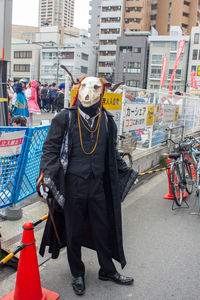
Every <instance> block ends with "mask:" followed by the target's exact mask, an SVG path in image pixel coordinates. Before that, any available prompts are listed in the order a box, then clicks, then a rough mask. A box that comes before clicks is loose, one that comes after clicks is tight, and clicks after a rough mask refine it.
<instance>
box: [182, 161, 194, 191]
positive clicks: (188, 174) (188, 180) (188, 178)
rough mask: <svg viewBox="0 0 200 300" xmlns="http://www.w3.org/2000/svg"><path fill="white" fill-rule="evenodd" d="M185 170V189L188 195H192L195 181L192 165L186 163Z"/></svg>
mask: <svg viewBox="0 0 200 300" xmlns="http://www.w3.org/2000/svg"><path fill="white" fill-rule="evenodd" d="M184 169H185V188H186V191H187V192H188V194H192V191H193V186H194V181H193V178H192V171H191V168H190V165H189V164H188V163H187V162H185V163H184Z"/></svg>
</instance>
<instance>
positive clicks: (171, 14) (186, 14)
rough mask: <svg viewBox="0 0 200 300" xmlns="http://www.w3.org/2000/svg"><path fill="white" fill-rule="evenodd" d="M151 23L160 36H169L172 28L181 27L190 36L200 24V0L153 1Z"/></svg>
mask: <svg viewBox="0 0 200 300" xmlns="http://www.w3.org/2000/svg"><path fill="white" fill-rule="evenodd" d="M151 11H152V12H151V21H152V25H153V26H155V28H156V30H157V31H158V33H159V35H169V32H170V26H180V27H181V29H182V31H183V33H184V34H185V35H190V33H191V29H192V27H193V26H198V25H199V24H200V0H152V5H151Z"/></svg>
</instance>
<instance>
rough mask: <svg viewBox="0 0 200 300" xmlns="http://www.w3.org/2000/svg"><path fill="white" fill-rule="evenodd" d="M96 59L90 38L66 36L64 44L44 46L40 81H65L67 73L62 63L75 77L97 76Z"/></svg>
mask: <svg viewBox="0 0 200 300" xmlns="http://www.w3.org/2000/svg"><path fill="white" fill-rule="evenodd" d="M95 61H96V53H95V50H94V47H93V43H92V42H91V41H90V40H89V39H88V38H86V37H84V36H82V37H80V38H66V39H65V41H64V45H63V46H44V47H42V50H41V59H40V66H41V67H40V81H41V82H48V83H52V82H57V83H59V82H63V81H64V80H65V76H66V73H65V71H64V70H63V69H62V68H60V65H65V66H66V67H67V69H68V70H69V71H70V72H71V73H72V75H73V77H74V79H76V78H78V77H81V76H82V75H84V76H95Z"/></svg>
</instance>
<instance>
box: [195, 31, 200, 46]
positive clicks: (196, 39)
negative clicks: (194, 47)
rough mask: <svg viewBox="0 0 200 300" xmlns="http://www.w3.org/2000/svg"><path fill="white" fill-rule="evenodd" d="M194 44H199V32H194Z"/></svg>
mask: <svg viewBox="0 0 200 300" xmlns="http://www.w3.org/2000/svg"><path fill="white" fill-rule="evenodd" d="M194 44H199V33H195V34H194Z"/></svg>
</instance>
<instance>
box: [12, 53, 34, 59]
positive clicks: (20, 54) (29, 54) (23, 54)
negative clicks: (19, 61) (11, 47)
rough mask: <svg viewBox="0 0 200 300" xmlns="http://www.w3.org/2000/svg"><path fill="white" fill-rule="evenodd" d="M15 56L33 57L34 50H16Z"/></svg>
mask: <svg viewBox="0 0 200 300" xmlns="http://www.w3.org/2000/svg"><path fill="white" fill-rule="evenodd" d="M14 58H32V51H14Z"/></svg>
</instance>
